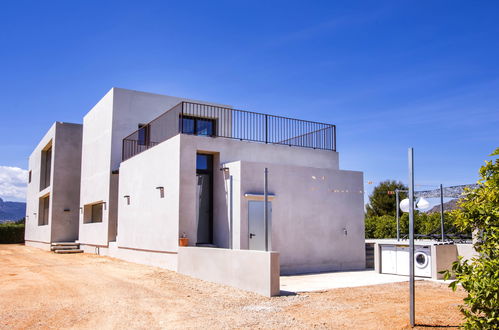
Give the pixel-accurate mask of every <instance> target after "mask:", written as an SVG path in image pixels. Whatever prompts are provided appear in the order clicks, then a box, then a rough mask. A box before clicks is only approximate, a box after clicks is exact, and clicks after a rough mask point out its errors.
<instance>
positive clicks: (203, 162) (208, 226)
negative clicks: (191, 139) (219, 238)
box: [196, 154, 213, 245]
mask: <svg viewBox="0 0 499 330" xmlns="http://www.w3.org/2000/svg"><path fill="white" fill-rule="evenodd" d="M196 177H197V210H196V213H197V227H198V228H197V242H196V244H198V245H204V244H213V155H208V154H197V159H196Z"/></svg>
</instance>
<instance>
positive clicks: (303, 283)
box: [281, 270, 409, 292]
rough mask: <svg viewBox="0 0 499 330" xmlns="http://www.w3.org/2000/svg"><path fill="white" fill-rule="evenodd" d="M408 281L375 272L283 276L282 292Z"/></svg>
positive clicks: (404, 278) (406, 278) (397, 276)
mask: <svg viewBox="0 0 499 330" xmlns="http://www.w3.org/2000/svg"><path fill="white" fill-rule="evenodd" d="M406 281H409V277H407V276H399V275H389V274H379V273H376V272H375V271H374V270H360V271H350V272H328V273H314V274H302V275H289V276H281V290H282V291H289V292H310V291H323V290H330V289H338V288H355V287H359V286H368V285H379V284H389V283H398V282H406Z"/></svg>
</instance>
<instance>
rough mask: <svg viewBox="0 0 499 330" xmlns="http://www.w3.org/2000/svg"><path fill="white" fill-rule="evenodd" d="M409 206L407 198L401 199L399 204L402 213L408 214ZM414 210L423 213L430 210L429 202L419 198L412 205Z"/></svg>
mask: <svg viewBox="0 0 499 330" xmlns="http://www.w3.org/2000/svg"><path fill="white" fill-rule="evenodd" d="M409 206H410V202H409V198H406V199H403V200H402V201H401V202H400V209H401V210H402V212H405V213H407V212H409ZM414 208H415V209H417V210H419V211H425V210H427V209H429V208H430V202H428V201H427V200H426V199H424V198H423V197H420V198H419V199H418V200H417V201H416V202H415V203H414Z"/></svg>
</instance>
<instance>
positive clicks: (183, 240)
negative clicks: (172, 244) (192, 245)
mask: <svg viewBox="0 0 499 330" xmlns="http://www.w3.org/2000/svg"><path fill="white" fill-rule="evenodd" d="M178 245H179V246H189V239H188V238H187V237H182V238H179V239H178Z"/></svg>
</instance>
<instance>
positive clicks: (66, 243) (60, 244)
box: [50, 242, 80, 246]
mask: <svg viewBox="0 0 499 330" xmlns="http://www.w3.org/2000/svg"><path fill="white" fill-rule="evenodd" d="M50 245H51V246H71V245H80V243H76V242H53V243H51V244H50Z"/></svg>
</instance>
